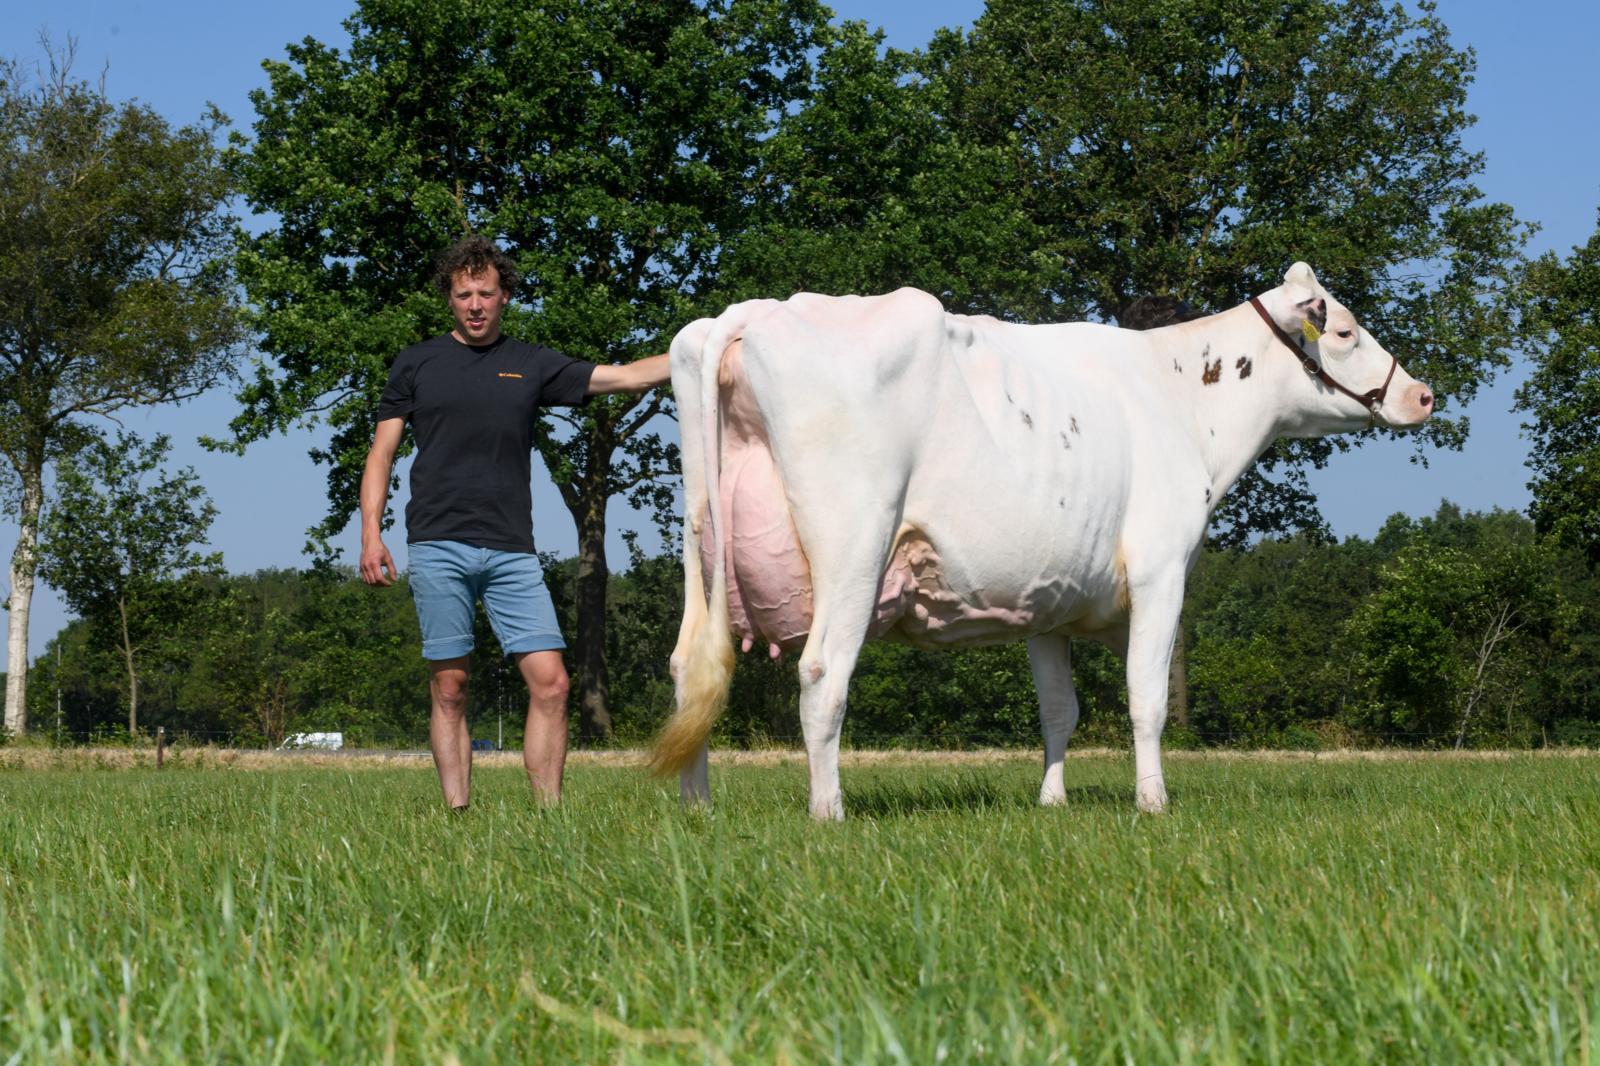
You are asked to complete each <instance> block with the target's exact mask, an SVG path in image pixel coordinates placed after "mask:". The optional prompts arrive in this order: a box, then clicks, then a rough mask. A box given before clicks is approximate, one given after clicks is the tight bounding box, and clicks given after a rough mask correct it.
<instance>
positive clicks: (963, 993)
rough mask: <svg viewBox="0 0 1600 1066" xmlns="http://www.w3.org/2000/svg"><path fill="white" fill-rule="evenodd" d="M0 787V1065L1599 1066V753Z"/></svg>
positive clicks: (80, 778)
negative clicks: (705, 791) (1212, 1065)
mask: <svg viewBox="0 0 1600 1066" xmlns="http://www.w3.org/2000/svg"><path fill="white" fill-rule="evenodd" d="M713 772H714V778H713V781H714V788H715V791H716V799H717V809H716V811H715V813H714V814H712V815H710V816H703V815H692V814H686V813H683V812H681V811H679V809H678V805H677V798H676V787H675V785H673V786H672V787H667V786H665V785H663V784H660V783H657V782H654V781H651V780H650V779H648V778H646V777H645V776H643V775H642V774H641V773H639V772H638V771H637V770H633V769H625V768H606V767H594V766H587V767H586V766H578V767H576V768H574V769H573V771H572V772H571V775H570V792H569V798H568V802H567V804H566V806H564V807H563V808H561V809H560V810H556V811H543V810H538V809H535V808H534V807H533V806H532V804H531V803H530V800H529V797H528V795H527V786H526V783H525V781H524V779H523V778H522V775H521V773H520V771H519V770H514V769H498V768H497V769H492V770H487V771H480V772H479V774H478V775H477V780H476V782H475V788H476V792H475V799H474V807H473V809H472V810H471V811H470V812H469V813H468V814H466V815H465V816H450V815H448V814H446V813H445V812H444V811H442V810H441V809H440V806H439V801H438V796H437V791H436V785H435V783H434V779H433V775H432V771H431V769H430V768H427V767H426V765H425V764H419V765H418V766H417V767H416V768H415V769H412V768H393V769H379V770H354V771H341V770H337V769H313V770H282V771H276V772H260V773H253V772H246V771H238V770H234V771H225V770H193V769H188V770H186V769H182V768H179V769H172V768H169V769H167V770H165V771H162V772H159V773H157V772H155V771H153V770H148V769H139V770H83V771H78V772H62V771H48V772H42V771H32V772H22V771H8V772H4V773H0V810H3V811H4V814H3V816H0V1061H4V1060H6V1059H7V1058H9V1057H11V1056H15V1061H19V1062H35V1061H50V1060H51V1059H73V1060H78V1059H87V1060H109V1059H133V1060H137V1061H152V1060H177V1059H190V1060H193V1059H204V1060H212V1061H216V1060H228V1061H258V1062H259V1061H274V1060H276V1061H284V1062H304V1061H308V1060H323V1061H339V1062H356V1061H370V1060H384V1061H402V1062H404V1061H420V1060H426V1061H441V1060H447V1059H449V1058H450V1057H452V1056H453V1057H455V1058H457V1059H459V1060H460V1061H462V1062H472V1061H481V1060H486V1059H491V1058H494V1059H505V1060H520V1061H544V1062H551V1061H583V1062H588V1061H603V1060H614V1059H618V1058H620V1059H622V1060H624V1061H641V1060H642V1061H687V1062H701V1061H711V1062H721V1061H738V1062H743V1061H770V1060H782V1059H789V1060H793V1061H839V1062H849V1063H855V1062H868V1061H873V1062H912V1063H933V1062H939V1061H945V1062H965V1061H986V1062H1009V1061H1026V1062H1050V1061H1057V1062H1069V1061H1077V1062H1085V1063H1088V1062H1112V1061H1115V1062H1122V1061H1125V1060H1131V1061H1135V1062H1139V1063H1161V1062H1183V1061H1193V1060H1208V1061H1218V1060H1220V1061H1228V1060H1238V1061H1264V1062H1281V1061H1288V1062H1306V1061H1313V1060H1316V1061H1323V1062H1328V1061H1341V1062H1349V1061H1366V1060H1378V1061H1419V1062H1420V1061H1428V1062H1455V1061H1463V1062H1465V1061H1484V1062H1490V1061H1495V1062H1498V1061H1510V1060H1515V1061H1520V1062H1562V1061H1565V1062H1573V1063H1590V1062H1592V1063H1596V1064H1600V873H1597V869H1600V788H1597V776H1600V773H1597V772H1600V759H1596V758H1593V757H1588V758H1560V759H1551V758H1532V757H1518V758H1512V759H1508V760H1504V761H1395V762H1382V763H1314V762H1284V763H1273V762H1268V761H1243V760H1226V759H1188V760H1182V761H1178V760H1174V761H1173V762H1172V763H1171V764H1170V765H1169V785H1170V787H1171V790H1172V798H1173V811H1172V813H1171V814H1169V815H1167V816H1164V817H1154V818H1151V817H1140V816H1136V815H1135V814H1134V813H1133V803H1132V794H1131V785H1130V780H1131V769H1130V765H1129V762H1128V760H1126V759H1124V758H1120V757H1104V758H1092V759H1078V760H1073V761H1070V762H1069V763H1068V776H1069V797H1068V805H1067V806H1066V807H1065V808H1063V809H1059V810H1039V809H1036V808H1035V807H1034V806H1033V797H1034V794H1035V790H1036V788H1037V771H1036V768H1035V766H1034V764H1033V761H1032V760H1022V759H1017V760H1008V761H1000V762H997V763H994V764H991V765H985V766H979V767H962V766H952V765H945V764H940V763H934V762H930V763H928V764H926V765H914V766H884V767H873V768H849V767H847V768H846V771H845V786H846V792H845V801H846V804H847V808H848V810H849V812H850V820H849V821H848V822H846V823H845V824H843V825H821V826H819V825H813V824H812V823H811V822H810V821H809V820H808V818H807V817H806V815H805V774H804V770H803V768H801V767H800V766H797V765H788V766H782V767H777V768H770V767H734V768H722V767H716V768H714V771H713Z"/></svg>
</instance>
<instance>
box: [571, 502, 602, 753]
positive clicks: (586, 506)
mask: <svg viewBox="0 0 1600 1066" xmlns="http://www.w3.org/2000/svg"><path fill="white" fill-rule="evenodd" d="M575 517H576V519H577V524H578V589H577V599H578V604H577V606H578V638H577V660H578V716H579V717H578V740H579V743H581V744H592V743H594V742H596V741H607V740H610V739H611V692H610V685H609V683H608V681H607V678H606V586H607V584H608V583H609V581H610V579H611V570H610V567H609V566H608V565H607V563H606V496H605V493H604V491H602V490H601V489H599V487H598V486H593V487H591V488H590V490H589V491H588V492H586V493H585V494H584V498H583V500H582V501H581V507H580V508H579V510H578V513H577V515H576V516H575Z"/></svg>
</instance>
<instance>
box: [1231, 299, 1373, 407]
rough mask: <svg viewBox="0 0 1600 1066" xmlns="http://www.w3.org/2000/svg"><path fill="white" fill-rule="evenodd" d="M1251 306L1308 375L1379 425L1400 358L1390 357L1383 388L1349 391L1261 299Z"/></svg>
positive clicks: (1251, 302)
mask: <svg viewBox="0 0 1600 1066" xmlns="http://www.w3.org/2000/svg"><path fill="white" fill-rule="evenodd" d="M1250 306H1251V307H1254V308H1255V309H1256V314H1258V315H1260V316H1261V321H1263V322H1265V323H1266V324H1267V325H1268V326H1270V327H1271V328H1272V332H1273V334H1274V335H1276V336H1277V338H1278V339H1279V340H1280V341H1282V342H1283V346H1284V347H1285V348H1287V349H1289V351H1291V352H1293V353H1294V357H1295V358H1296V359H1298V360H1300V365H1301V367H1303V368H1304V369H1305V372H1306V373H1307V374H1310V375H1311V376H1312V377H1314V378H1316V379H1317V380H1318V381H1320V382H1322V383H1323V384H1324V385H1326V386H1328V387H1329V388H1330V389H1337V390H1339V391H1340V392H1342V393H1344V394H1345V395H1346V396H1348V397H1350V398H1351V399H1352V400H1354V401H1356V402H1357V403H1359V404H1360V405H1361V406H1362V407H1365V408H1366V409H1367V412H1368V413H1369V414H1370V415H1371V416H1372V421H1373V423H1374V424H1376V423H1377V421H1378V409H1379V408H1380V407H1382V406H1383V398H1384V397H1385V396H1387V395H1389V382H1391V381H1393V380H1394V368H1395V367H1397V366H1399V365H1400V360H1399V359H1398V358H1396V357H1395V356H1393V355H1391V356H1389V376H1388V377H1386V378H1384V379H1383V385H1382V386H1381V387H1379V388H1376V389H1368V390H1367V391H1366V392H1363V393H1354V392H1351V391H1350V390H1349V389H1347V388H1345V387H1344V386H1343V385H1341V384H1339V383H1338V382H1337V381H1335V380H1333V378H1332V377H1331V376H1329V374H1328V372H1327V371H1326V370H1324V369H1322V364H1321V363H1319V362H1317V361H1316V360H1315V359H1313V358H1311V356H1309V355H1307V354H1306V352H1305V349H1304V348H1302V347H1300V345H1298V344H1296V343H1295V342H1294V340H1293V338H1291V337H1290V336H1289V335H1288V334H1287V333H1285V332H1284V331H1283V327H1282V326H1280V325H1278V324H1277V323H1276V322H1274V321H1273V320H1272V316H1271V315H1269V314H1267V309H1266V308H1265V307H1262V306H1261V300H1260V298H1259V297H1256V296H1252V297H1250Z"/></svg>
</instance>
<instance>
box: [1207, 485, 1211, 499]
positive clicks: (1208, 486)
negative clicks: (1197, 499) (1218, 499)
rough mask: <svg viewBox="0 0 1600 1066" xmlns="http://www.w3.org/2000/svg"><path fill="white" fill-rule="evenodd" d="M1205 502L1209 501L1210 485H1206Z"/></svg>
mask: <svg viewBox="0 0 1600 1066" xmlns="http://www.w3.org/2000/svg"><path fill="white" fill-rule="evenodd" d="M1206 502H1207V503H1210V502H1211V486H1210V485H1207V486H1206Z"/></svg>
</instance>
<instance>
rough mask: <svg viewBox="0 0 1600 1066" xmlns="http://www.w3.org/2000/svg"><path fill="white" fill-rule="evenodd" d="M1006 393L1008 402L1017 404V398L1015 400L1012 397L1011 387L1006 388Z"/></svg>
mask: <svg viewBox="0 0 1600 1066" xmlns="http://www.w3.org/2000/svg"><path fill="white" fill-rule="evenodd" d="M1005 393H1006V403H1009V404H1015V403H1016V402H1017V401H1015V400H1013V399H1012V398H1011V390H1010V389H1006V390H1005Z"/></svg>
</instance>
